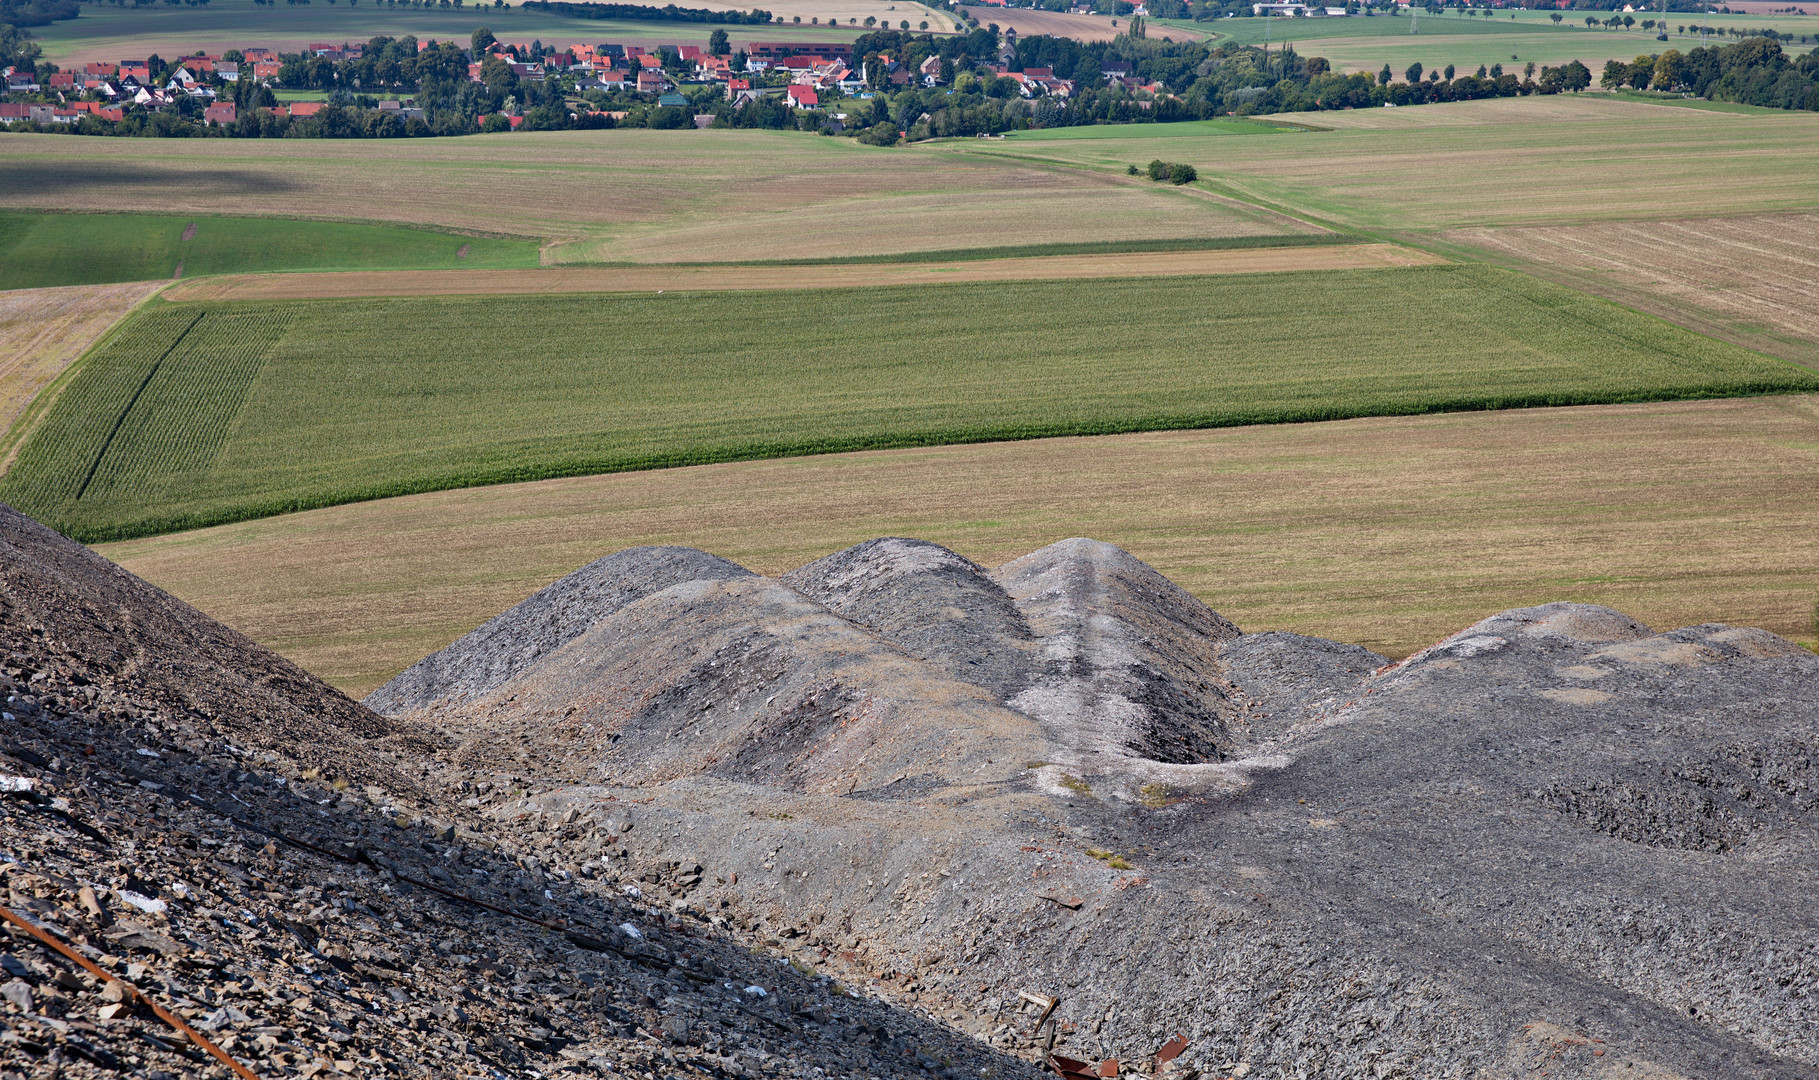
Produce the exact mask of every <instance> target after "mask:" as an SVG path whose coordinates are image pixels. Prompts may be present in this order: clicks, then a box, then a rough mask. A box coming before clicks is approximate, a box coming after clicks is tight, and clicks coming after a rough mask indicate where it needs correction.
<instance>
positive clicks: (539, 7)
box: [519, 0, 771, 26]
mask: <svg viewBox="0 0 1819 1080" xmlns="http://www.w3.org/2000/svg"><path fill="white" fill-rule="evenodd" d="M519 6H520V7H521V8H523V9H524V10H526V11H542V12H546V13H548V14H552V15H566V16H568V17H569V18H571V19H614V20H633V21H643V22H692V23H716V24H720V25H724V26H755V25H757V24H760V23H768V22H770V21H771V13H770V12H768V11H761V10H759V9H757V8H753V9H752V10H751V11H710V10H708V9H707V8H681V7H677V6H676V5H674V4H668V5H666V6H664V7H651V6H649V5H645V4H591V3H587V4H571V3H565V2H564V0H525V2H524V3H523V4H520V5H519Z"/></svg>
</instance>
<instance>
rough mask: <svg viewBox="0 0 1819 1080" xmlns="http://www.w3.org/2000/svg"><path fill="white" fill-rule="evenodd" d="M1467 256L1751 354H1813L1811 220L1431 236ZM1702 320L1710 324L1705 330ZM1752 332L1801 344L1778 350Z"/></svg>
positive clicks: (1818, 239) (1816, 330)
mask: <svg viewBox="0 0 1819 1080" xmlns="http://www.w3.org/2000/svg"><path fill="white" fill-rule="evenodd" d="M1439 236H1440V239H1442V240H1444V241H1446V242H1448V243H1450V244H1455V245H1458V246H1459V247H1460V248H1463V249H1465V251H1466V252H1468V253H1471V254H1477V255H1483V254H1486V253H1488V254H1490V255H1491V256H1493V257H1495V256H1499V255H1501V256H1508V257H1510V259H1511V260H1513V261H1514V262H1515V264H1516V265H1518V266H1520V267H1522V268H1523V269H1527V270H1529V271H1531V272H1534V273H1537V274H1541V275H1542V276H1550V275H1552V276H1556V277H1559V278H1561V279H1563V280H1568V281H1569V282H1570V283H1571V284H1574V285H1577V286H1579V287H1582V288H1586V289H1588V290H1589V291H1591V292H1593V293H1595V294H1598V295H1606V296H1610V297H1611V298H1613V299H1617V300H1619V301H1620V302H1622V303H1627V304H1631V305H1633V306H1638V307H1642V308H1643V309H1644V310H1649V311H1652V312H1654V313H1655V314H1659V315H1661V316H1662V317H1663V318H1666V319H1668V320H1669V321H1673V322H1680V323H1683V324H1686V325H1689V326H1691V327H1693V328H1694V329H1697V330H1701V331H1704V332H1708V333H1715V334H1716V335H1717V336H1720V337H1727V338H1730V339H1733V340H1738V341H1739V342H1740V343H1741V344H1744V345H1747V346H1749V347H1751V348H1761V349H1764V350H1765V351H1769V352H1772V353H1775V354H1777V355H1786V356H1788V357H1789V358H1790V359H1797V360H1803V361H1806V362H1808V363H1810V362H1811V361H1812V359H1813V358H1814V357H1815V356H1816V355H1819V308H1816V307H1815V305H1814V304H1813V302H1812V299H1811V296H1810V293H1811V283H1812V281H1813V280H1814V279H1815V278H1819V256H1815V255H1814V252H1815V251H1816V250H1819V214H1813V213H1805V214H1761V215H1751V216H1741V217H1724V218H1696V219H1689V220H1679V221H1676V220H1667V221H1659V220H1656V221H1647V222H1620V221H1618V222H1597V223H1591V224H1585V225H1559V226H1525V227H1512V228H1491V229H1455V230H1450V231H1448V232H1444V233H1441V234H1439ZM1700 314H1707V315H1709V316H1711V317H1714V318H1716V319H1717V320H1718V325H1717V326H1708V325H1706V322H1705V320H1702V319H1700V318H1699V317H1698V316H1699V315H1700ZM1732 329H1737V330H1744V331H1750V330H1753V331H1756V332H1757V333H1764V332H1766V333H1767V334H1769V335H1771V336H1773V337H1779V338H1782V339H1792V341H1793V342H1796V343H1804V344H1805V346H1806V348H1805V349H1798V348H1796V349H1792V350H1784V349H1778V348H1775V347H1774V343H1773V342H1768V343H1764V342H1761V341H1757V340H1751V336H1750V335H1749V334H1747V333H1745V334H1742V335H1739V334H1737V333H1727V332H1726V331H1727V330H1732Z"/></svg>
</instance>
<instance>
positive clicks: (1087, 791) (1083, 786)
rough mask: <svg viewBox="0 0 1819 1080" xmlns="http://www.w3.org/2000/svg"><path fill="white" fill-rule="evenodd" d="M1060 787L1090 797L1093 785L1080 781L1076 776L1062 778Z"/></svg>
mask: <svg viewBox="0 0 1819 1080" xmlns="http://www.w3.org/2000/svg"><path fill="white" fill-rule="evenodd" d="M1061 786H1062V787H1064V788H1066V789H1068V790H1069V791H1078V792H1079V793H1080V794H1082V795H1091V794H1092V793H1093V785H1091V784H1089V783H1087V782H1086V781H1085V780H1082V779H1080V778H1079V777H1078V776H1063V777H1062V778H1061Z"/></svg>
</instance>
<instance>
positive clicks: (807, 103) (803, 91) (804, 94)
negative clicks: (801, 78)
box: [788, 83, 821, 109]
mask: <svg viewBox="0 0 1819 1080" xmlns="http://www.w3.org/2000/svg"><path fill="white" fill-rule="evenodd" d="M788 93H789V103H790V104H791V105H792V106H794V107H795V108H798V109H813V108H816V107H818V106H819V105H820V104H821V95H819V94H817V93H815V88H814V87H812V86H804V85H802V84H801V83H791V84H790V86H789V90H788Z"/></svg>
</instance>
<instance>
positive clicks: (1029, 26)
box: [961, 6, 1213, 41]
mask: <svg viewBox="0 0 1819 1080" xmlns="http://www.w3.org/2000/svg"><path fill="white" fill-rule="evenodd" d="M961 10H963V11H965V12H967V13H968V14H970V15H972V16H973V17H974V18H976V19H978V20H979V25H981V26H990V25H992V24H993V23H997V24H998V26H999V27H1001V28H1003V29H1006V30H1015V31H1017V33H1018V34H1019V35H1020V36H1022V37H1029V36H1031V35H1034V34H1050V35H1053V36H1055V37H1070V38H1073V39H1075V40H1076V41H1110V40H1112V39H1113V38H1115V37H1117V36H1118V35H1119V34H1122V33H1124V31H1125V29H1126V27H1127V25H1128V23H1129V20H1128V19H1113V18H1112V17H1111V16H1109V15H1075V14H1073V13H1071V12H1065V11H1037V10H1034V9H1032V8H1003V7H985V6H973V7H963V8H962V9H961ZM1155 36H1156V37H1157V38H1162V37H1171V38H1173V39H1174V40H1176V41H1199V40H1200V39H1202V38H1206V37H1212V36H1213V34H1212V33H1211V32H1210V31H1209V30H1207V29H1204V28H1202V27H1201V26H1200V25H1199V24H1196V23H1182V22H1176V23H1170V24H1169V26H1168V28H1167V29H1166V30H1158V31H1157V32H1156V34H1155Z"/></svg>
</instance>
